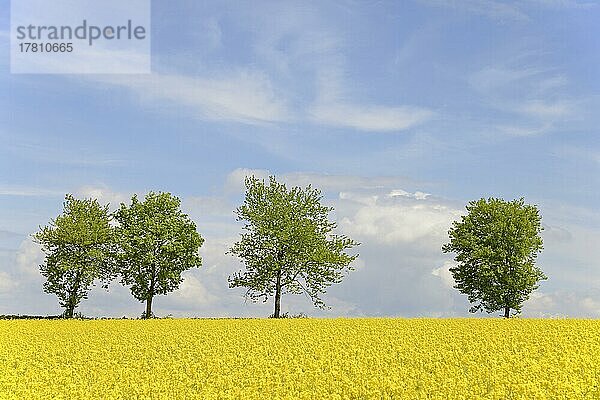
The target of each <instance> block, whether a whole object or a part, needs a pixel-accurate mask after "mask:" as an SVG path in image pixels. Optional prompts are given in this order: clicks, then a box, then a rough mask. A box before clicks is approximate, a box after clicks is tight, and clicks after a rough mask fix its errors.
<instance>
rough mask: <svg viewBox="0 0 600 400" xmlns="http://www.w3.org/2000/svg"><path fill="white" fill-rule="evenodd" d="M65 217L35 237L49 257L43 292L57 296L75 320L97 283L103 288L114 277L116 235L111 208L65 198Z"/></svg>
mask: <svg viewBox="0 0 600 400" xmlns="http://www.w3.org/2000/svg"><path fill="white" fill-rule="evenodd" d="M63 205H64V208H63V213H62V214H61V215H59V216H58V217H56V218H55V219H53V220H51V221H50V223H49V224H48V225H47V226H44V227H43V228H40V231H39V232H37V233H35V234H34V235H33V238H34V240H35V241H36V242H37V243H39V244H41V245H42V250H43V251H44V253H45V254H46V257H45V260H44V263H43V264H42V265H40V272H41V273H42V275H43V276H44V277H45V278H46V282H45V283H44V291H45V292H46V293H52V294H55V295H56V296H57V297H58V299H59V304H60V305H61V307H64V308H65V312H64V315H65V317H67V318H72V317H73V312H74V310H75V308H76V307H77V306H78V305H79V303H80V302H81V300H83V299H86V298H87V295H88V292H89V290H90V289H91V287H92V286H93V284H94V281H95V280H96V279H101V280H102V281H103V282H104V286H106V285H107V284H108V281H109V280H110V278H111V276H112V267H111V260H112V257H111V256H112V249H113V231H112V227H111V225H110V215H109V212H108V205H105V206H102V205H100V204H99V203H98V201H97V200H93V199H83V200H80V199H76V198H74V197H73V196H72V195H70V194H67V195H66V196H65V201H64V204H63Z"/></svg>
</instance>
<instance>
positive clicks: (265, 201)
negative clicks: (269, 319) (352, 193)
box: [229, 176, 358, 318]
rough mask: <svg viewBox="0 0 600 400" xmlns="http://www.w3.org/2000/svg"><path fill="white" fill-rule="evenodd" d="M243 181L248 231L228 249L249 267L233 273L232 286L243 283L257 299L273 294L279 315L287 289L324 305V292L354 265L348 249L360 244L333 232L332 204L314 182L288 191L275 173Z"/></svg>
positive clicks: (242, 211)
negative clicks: (325, 203) (266, 179)
mask: <svg viewBox="0 0 600 400" xmlns="http://www.w3.org/2000/svg"><path fill="white" fill-rule="evenodd" d="M245 183H246V198H245V200H244V204H243V205H242V206H240V207H238V208H237V210H236V214H237V219H238V221H244V223H245V224H244V227H243V230H244V232H243V233H242V234H241V240H240V241H238V242H237V243H235V244H234V245H233V247H232V248H231V250H230V253H231V254H233V255H236V256H238V257H239V258H241V259H242V260H243V262H244V264H245V271H239V272H237V273H235V274H234V275H233V276H230V277H229V286H230V287H231V288H234V287H245V288H246V289H247V291H246V298H249V299H251V300H253V301H256V300H258V299H261V298H262V299H263V300H264V301H266V300H267V299H268V298H269V297H271V296H275V311H274V313H273V317H275V318H279V317H280V311H281V296H282V294H284V293H291V294H301V293H305V294H307V295H308V296H309V297H310V299H311V300H312V301H313V304H314V305H315V306H317V307H321V308H322V307H324V303H323V301H322V300H321V298H320V296H321V294H323V293H324V292H325V289H326V288H327V287H329V286H330V285H331V284H333V283H339V282H341V280H342V278H343V272H344V270H351V269H352V267H351V266H350V264H351V263H352V261H354V260H355V259H356V258H357V257H358V255H348V254H346V253H345V250H347V249H350V248H352V247H354V246H356V245H358V243H357V242H355V241H353V240H351V239H349V238H347V237H346V236H340V235H335V234H332V231H333V230H334V229H335V228H336V224H335V223H333V222H329V220H328V214H329V212H330V211H332V210H333V208H331V207H326V206H323V205H321V199H322V196H321V192H320V191H319V190H317V189H314V188H312V187H311V186H310V185H309V186H308V187H306V188H304V189H303V188H300V187H294V188H291V189H289V190H288V189H287V188H286V186H285V184H281V183H278V182H277V181H276V180H275V178H274V177H272V176H271V177H269V183H268V184H266V183H265V181H264V180H258V179H257V178H255V177H248V178H246V180H245Z"/></svg>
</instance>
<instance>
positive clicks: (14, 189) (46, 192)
mask: <svg viewBox="0 0 600 400" xmlns="http://www.w3.org/2000/svg"><path fill="white" fill-rule="evenodd" d="M65 193H66V192H65V191H63V190H54V189H45V188H40V187H31V186H15V185H0V196H22V197H54V196H64V194H65Z"/></svg>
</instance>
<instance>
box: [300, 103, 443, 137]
mask: <svg viewBox="0 0 600 400" xmlns="http://www.w3.org/2000/svg"><path fill="white" fill-rule="evenodd" d="M432 115H433V112H431V111H430V110H427V109H425V108H419V107H409V106H398V107H387V106H376V105H354V104H335V103H332V104H317V105H316V106H314V107H313V108H312V109H311V110H310V117H311V119H312V120H313V121H315V122H318V123H321V124H324V125H330V126H337V127H346V128H353V129H357V130H361V131H372V132H393V131H401V130H406V129H408V128H411V127H413V126H415V125H418V124H420V123H423V122H425V121H427V120H428V119H430V118H431V116H432Z"/></svg>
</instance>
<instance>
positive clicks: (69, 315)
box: [65, 304, 75, 318]
mask: <svg viewBox="0 0 600 400" xmlns="http://www.w3.org/2000/svg"><path fill="white" fill-rule="evenodd" d="M74 311H75V307H74V306H73V305H72V304H69V305H67V308H66V310H65V318H73V312H74Z"/></svg>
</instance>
